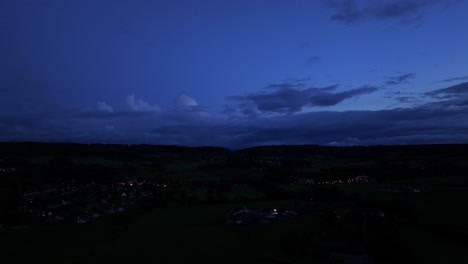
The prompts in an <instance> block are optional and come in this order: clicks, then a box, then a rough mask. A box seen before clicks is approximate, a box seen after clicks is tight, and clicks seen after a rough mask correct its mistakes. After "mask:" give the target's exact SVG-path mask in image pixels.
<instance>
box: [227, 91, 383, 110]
mask: <svg viewBox="0 0 468 264" xmlns="http://www.w3.org/2000/svg"><path fill="white" fill-rule="evenodd" d="M303 87H305V84H303V83H282V84H272V85H269V86H267V87H265V90H268V92H261V93H253V94H249V95H245V96H231V97H228V100H230V101H232V102H235V103H237V105H238V107H239V108H240V111H241V113H242V114H243V115H246V116H254V115H257V114H260V113H262V114H265V113H277V114H278V113H288V114H292V113H296V112H300V111H301V110H302V109H303V108H304V107H327V106H334V105H337V104H339V103H341V102H342V101H344V100H347V99H350V98H353V97H357V96H359V95H363V94H369V93H373V92H375V91H377V90H378V88H377V87H374V86H367V85H365V86H361V87H358V88H354V89H351V90H347V91H341V92H335V90H336V89H337V87H338V85H334V86H328V87H323V88H315V87H309V88H303Z"/></svg>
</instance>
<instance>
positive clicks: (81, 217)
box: [76, 215, 89, 224]
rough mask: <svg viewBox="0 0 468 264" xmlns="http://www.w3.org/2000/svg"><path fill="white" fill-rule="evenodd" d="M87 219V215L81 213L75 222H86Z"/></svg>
mask: <svg viewBox="0 0 468 264" xmlns="http://www.w3.org/2000/svg"><path fill="white" fill-rule="evenodd" d="M88 220H89V217H88V216H87V215H82V216H79V217H78V219H77V220H76V223H77V224H84V223H86V222H88Z"/></svg>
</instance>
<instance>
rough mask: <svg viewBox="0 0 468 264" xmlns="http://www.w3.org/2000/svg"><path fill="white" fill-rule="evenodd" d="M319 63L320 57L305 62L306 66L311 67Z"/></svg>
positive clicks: (313, 57)
mask: <svg viewBox="0 0 468 264" xmlns="http://www.w3.org/2000/svg"><path fill="white" fill-rule="evenodd" d="M319 61H320V57H318V56H312V57H310V58H308V59H307V60H306V64H307V65H313V64H316V63H318V62H319Z"/></svg>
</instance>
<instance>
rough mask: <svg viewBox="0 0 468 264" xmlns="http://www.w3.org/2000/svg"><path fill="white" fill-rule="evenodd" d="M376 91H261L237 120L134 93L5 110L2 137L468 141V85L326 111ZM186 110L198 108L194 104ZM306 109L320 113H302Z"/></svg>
mask: <svg viewBox="0 0 468 264" xmlns="http://www.w3.org/2000/svg"><path fill="white" fill-rule="evenodd" d="M403 79H404V78H403ZM377 89H378V88H377V87H372V86H362V87H357V88H353V89H350V90H344V91H342V90H339V86H329V87H321V88H315V87H306V86H305V85H304V84H302V83H285V84H274V85H270V86H268V87H266V88H265V89H264V90H263V91H262V92H259V93H254V94H248V95H242V96H232V97H230V98H229V101H230V102H232V103H233V104H232V105H231V106H230V113H231V114H230V116H231V117H230V118H224V117H221V116H217V115H212V114H208V112H206V111H204V110H200V109H199V108H196V109H191V108H187V107H178V108H177V107H175V108H173V109H166V110H164V109H159V108H158V107H157V106H156V105H152V104H150V103H149V102H145V101H143V100H141V99H138V98H136V97H134V96H132V97H130V98H131V100H127V101H128V104H129V106H128V107H127V108H122V109H118V108H116V107H113V106H111V105H109V104H107V103H106V102H99V103H97V105H96V107H90V108H86V109H68V110H62V111H55V112H47V111H44V112H43V113H29V114H16V115H15V114H11V113H10V114H8V115H7V114H3V113H2V114H0V130H1V131H2V134H1V135H0V140H1V141H12V140H13V141H48V142H51V141H52V142H57V141H62V142H64V141H66V142H70V141H71V142H83V143H92V142H101V143H126V144H128V143H131V144H138V143H149V144H178V145H188V146H199V145H219V146H226V147H229V148H233V149H237V148H242V147H248V146H252V145H270V144H324V145H369V144H422V143H467V142H468V82H465V83H461V84H458V85H454V86H450V87H447V88H443V89H439V90H435V91H432V92H428V93H426V94H424V95H421V96H425V97H427V98H429V99H430V102H427V103H425V104H422V105H419V106H414V107H409V108H397V109H389V110H379V111H342V112H339V111H326V109H325V108H324V107H327V106H332V105H336V104H338V103H340V102H342V101H344V100H347V99H350V98H354V97H356V96H361V95H365V94H368V93H372V92H375V91H376V90H377ZM127 99H128V98H127ZM186 101H187V102H189V101H190V100H186ZM187 105H193V106H195V105H194V103H193V102H192V101H190V103H187ZM136 106H139V107H136ZM132 107H133V108H132ZM305 108H311V109H315V110H321V111H316V112H308V113H304V112H301V111H300V110H301V109H302V110H303V109H305Z"/></svg>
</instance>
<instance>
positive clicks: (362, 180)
mask: <svg viewBox="0 0 468 264" xmlns="http://www.w3.org/2000/svg"><path fill="white" fill-rule="evenodd" d="M368 182H370V180H369V178H368V177H367V176H356V177H353V178H350V179H346V180H334V181H324V182H319V183H318V184H353V183H368Z"/></svg>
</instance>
